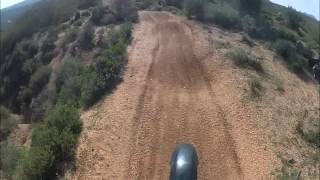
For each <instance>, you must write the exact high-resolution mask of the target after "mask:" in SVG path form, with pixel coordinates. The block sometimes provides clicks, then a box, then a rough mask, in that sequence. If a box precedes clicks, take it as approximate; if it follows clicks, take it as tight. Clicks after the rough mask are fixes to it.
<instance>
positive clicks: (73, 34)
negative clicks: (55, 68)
mask: <svg viewBox="0 0 320 180" xmlns="http://www.w3.org/2000/svg"><path fill="white" fill-rule="evenodd" d="M78 31H79V29H78V28H72V29H70V30H69V31H67V32H66V35H65V37H64V40H63V42H62V47H65V46H66V45H67V44H69V43H71V42H73V41H75V40H76V39H77V36H78Z"/></svg>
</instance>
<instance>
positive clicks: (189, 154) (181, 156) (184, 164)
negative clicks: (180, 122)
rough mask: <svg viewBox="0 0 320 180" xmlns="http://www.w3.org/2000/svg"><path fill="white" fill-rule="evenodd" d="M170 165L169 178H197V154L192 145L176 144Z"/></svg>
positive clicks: (181, 179) (178, 179) (182, 179)
mask: <svg viewBox="0 0 320 180" xmlns="http://www.w3.org/2000/svg"><path fill="white" fill-rule="evenodd" d="M170 165H171V172H170V180H197V168H198V155H197V152H196V149H195V147H194V146H193V145H191V144H180V145H178V146H177V147H176V149H175V151H174V152H173V154H172V157H171V162H170Z"/></svg>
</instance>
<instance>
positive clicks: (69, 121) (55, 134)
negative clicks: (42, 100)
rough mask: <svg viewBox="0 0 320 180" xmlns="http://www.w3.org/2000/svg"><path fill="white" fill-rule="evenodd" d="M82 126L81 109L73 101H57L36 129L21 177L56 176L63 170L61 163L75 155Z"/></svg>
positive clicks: (41, 177)
mask: <svg viewBox="0 0 320 180" xmlns="http://www.w3.org/2000/svg"><path fill="white" fill-rule="evenodd" d="M81 128H82V124H81V121H80V115H79V112H78V111H77V109H75V108H74V107H73V106H69V105H56V106H55V107H54V109H52V110H51V111H50V112H49V113H48V115H47V116H46V118H45V120H44V123H43V124H41V125H39V126H37V127H36V128H35V129H34V131H33V133H32V144H31V148H30V150H29V152H28V153H27V155H26V156H25V157H24V158H23V159H22V162H21V168H20V169H19V171H18V175H19V177H20V178H21V177H23V179H52V178H54V177H55V176H56V175H57V173H59V172H58V170H59V168H60V167H59V165H60V164H61V163H62V162H65V161H68V160H70V159H71V158H73V156H74V152H75V147H76V142H77V137H78V136H79V134H80V132H81Z"/></svg>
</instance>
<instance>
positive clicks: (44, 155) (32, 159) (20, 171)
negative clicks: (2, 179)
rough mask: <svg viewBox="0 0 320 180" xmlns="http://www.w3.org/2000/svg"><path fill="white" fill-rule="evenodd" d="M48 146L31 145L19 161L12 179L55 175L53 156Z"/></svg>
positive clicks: (41, 177) (51, 176)
mask: <svg viewBox="0 0 320 180" xmlns="http://www.w3.org/2000/svg"><path fill="white" fill-rule="evenodd" d="M49 148H50V147H49V146H43V147H31V148H30V150H29V151H27V152H26V154H25V155H24V156H23V157H22V159H21V160H20V161H19V164H18V167H17V170H16V172H15V174H14V176H13V179H14V180H19V179H52V178H53V177H55V173H56V172H55V167H54V160H55V157H54V153H53V151H52V150H50V149H49Z"/></svg>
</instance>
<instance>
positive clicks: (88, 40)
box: [78, 22, 94, 49]
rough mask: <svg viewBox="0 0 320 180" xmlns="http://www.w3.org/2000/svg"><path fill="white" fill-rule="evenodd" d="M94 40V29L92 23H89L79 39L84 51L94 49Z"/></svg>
mask: <svg viewBox="0 0 320 180" xmlns="http://www.w3.org/2000/svg"><path fill="white" fill-rule="evenodd" d="M93 38H94V28H93V25H92V23H90V22H88V23H87V24H86V25H85V26H84V28H83V30H82V31H81V32H80V35H79V37H78V43H79V46H80V47H81V48H82V49H90V48H91V47H92V45H93V44H92V40H93Z"/></svg>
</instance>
